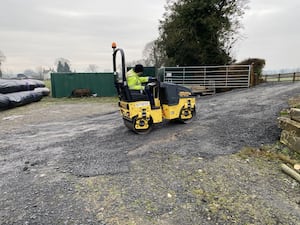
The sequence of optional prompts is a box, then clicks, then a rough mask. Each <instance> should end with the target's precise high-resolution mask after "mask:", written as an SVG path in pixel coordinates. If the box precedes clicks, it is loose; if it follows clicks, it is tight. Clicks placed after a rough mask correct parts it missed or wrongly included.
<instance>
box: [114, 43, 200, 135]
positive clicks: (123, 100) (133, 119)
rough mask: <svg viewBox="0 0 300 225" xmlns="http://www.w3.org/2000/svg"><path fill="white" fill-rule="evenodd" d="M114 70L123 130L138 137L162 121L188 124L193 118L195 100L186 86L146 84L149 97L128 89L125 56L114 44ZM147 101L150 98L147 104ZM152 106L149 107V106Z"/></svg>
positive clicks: (159, 83) (162, 83) (160, 83)
mask: <svg viewBox="0 0 300 225" xmlns="http://www.w3.org/2000/svg"><path fill="white" fill-rule="evenodd" d="M112 48H113V71H114V79H115V87H116V89H117V93H118V96H119V109H120V113H121V115H122V117H123V121H124V124H125V126H126V127H128V128H129V129H130V130H132V131H134V132H135V133H137V134H147V133H149V132H150V131H151V130H152V128H153V126H154V125H155V124H159V123H162V122H163V121H165V120H169V121H172V120H177V121H179V122H181V123H189V122H191V121H192V120H193V119H194V118H195V116H196V99H195V96H194V95H193V94H192V92H191V90H190V89H189V88H187V87H184V86H180V85H176V84H173V83H167V82H159V81H158V80H156V81H155V82H150V83H147V84H146V85H147V90H150V93H151V97H150V96H149V95H147V94H145V93H143V92H141V91H137V90H130V89H129V87H128V85H127V81H126V69H125V53H124V50H123V49H121V48H117V47H116V44H115V43H114V42H113V44H112ZM118 53H119V54H120V55H121V71H120V72H117V62H116V60H117V55H118ZM150 98H153V99H152V100H151V101H150ZM151 103H152V104H151Z"/></svg>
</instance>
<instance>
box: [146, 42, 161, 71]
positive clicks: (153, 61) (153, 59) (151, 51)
mask: <svg viewBox="0 0 300 225" xmlns="http://www.w3.org/2000/svg"><path fill="white" fill-rule="evenodd" d="M161 52H162V51H160V50H159V46H158V42H157V41H151V42H149V43H147V44H146V46H145V48H144V50H143V58H144V62H145V66H155V67H156V68H159V67H161V66H162V65H163V63H164V56H163V55H162V54H161Z"/></svg>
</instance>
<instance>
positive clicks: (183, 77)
mask: <svg viewBox="0 0 300 225" xmlns="http://www.w3.org/2000/svg"><path fill="white" fill-rule="evenodd" d="M162 69H163V77H164V81H166V82H171V83H175V84H179V85H184V86H187V87H191V88H192V87H195V86H201V87H204V88H242V87H245V88H248V87H250V71H251V66H250V65H228V66H197V67H165V68H162Z"/></svg>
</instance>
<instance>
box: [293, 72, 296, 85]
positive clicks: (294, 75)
mask: <svg viewBox="0 0 300 225" xmlns="http://www.w3.org/2000/svg"><path fill="white" fill-rule="evenodd" d="M295 79H296V72H294V74H293V83H295Z"/></svg>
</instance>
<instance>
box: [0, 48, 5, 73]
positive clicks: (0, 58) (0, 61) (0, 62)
mask: <svg viewBox="0 0 300 225" xmlns="http://www.w3.org/2000/svg"><path fill="white" fill-rule="evenodd" d="M5 60H6V57H5V55H4V54H3V52H1V51H0V78H2V70H1V64H2V62H4V61H5Z"/></svg>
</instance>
